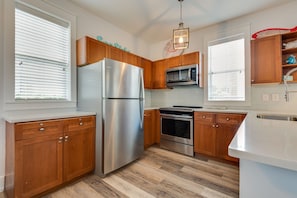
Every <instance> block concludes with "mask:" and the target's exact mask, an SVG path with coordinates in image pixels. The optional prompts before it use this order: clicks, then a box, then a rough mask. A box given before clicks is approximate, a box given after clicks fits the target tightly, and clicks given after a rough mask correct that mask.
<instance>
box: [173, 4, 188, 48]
mask: <svg viewBox="0 0 297 198" xmlns="http://www.w3.org/2000/svg"><path fill="white" fill-rule="evenodd" d="M178 1H179V2H180V22H179V25H178V29H174V30H173V48H174V49H186V48H188V47H189V31H190V30H189V28H184V22H183V18H182V2H183V1H184V0H178Z"/></svg>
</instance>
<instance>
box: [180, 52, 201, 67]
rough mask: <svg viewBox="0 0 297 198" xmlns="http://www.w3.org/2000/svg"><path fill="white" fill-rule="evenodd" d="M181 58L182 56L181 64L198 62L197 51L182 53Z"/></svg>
mask: <svg viewBox="0 0 297 198" xmlns="http://www.w3.org/2000/svg"><path fill="white" fill-rule="evenodd" d="M181 58H182V64H183V65H191V64H198V63H199V52H193V53H189V54H184V55H183V56H182V57H181Z"/></svg>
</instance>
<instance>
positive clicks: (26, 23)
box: [15, 3, 71, 100]
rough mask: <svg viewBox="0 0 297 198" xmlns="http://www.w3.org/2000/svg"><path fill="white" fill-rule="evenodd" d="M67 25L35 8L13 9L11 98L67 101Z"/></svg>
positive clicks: (69, 72) (68, 48)
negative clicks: (12, 85)
mask: <svg viewBox="0 0 297 198" xmlns="http://www.w3.org/2000/svg"><path fill="white" fill-rule="evenodd" d="M70 29H71V28H70V24H69V23H68V22H65V21H63V20H61V19H59V18H57V17H54V16H51V15H49V14H47V13H44V12H41V11H39V10H37V9H33V8H31V7H27V6H25V5H22V4H19V3H18V4H17V7H16V9H15V99H16V100H20V99H21V100H69V99H70V89H71V83H70V75H71V67H70V57H71V56H70V54H71V48H70V46H71V45H70V42H71V31H70Z"/></svg>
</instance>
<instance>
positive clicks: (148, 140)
mask: <svg viewBox="0 0 297 198" xmlns="http://www.w3.org/2000/svg"><path fill="white" fill-rule="evenodd" d="M153 128H154V116H153V110H145V111H144V148H148V147H149V146H151V145H153V144H154V142H155V141H154V134H153V133H154V130H153Z"/></svg>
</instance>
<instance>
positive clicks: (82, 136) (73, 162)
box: [63, 117, 95, 181]
mask: <svg viewBox="0 0 297 198" xmlns="http://www.w3.org/2000/svg"><path fill="white" fill-rule="evenodd" d="M94 168H95V117H82V118H71V119H68V120H66V130H65V132H64V168H63V169H64V181H70V180H72V179H74V178H76V177H79V176H81V175H83V174H85V173H88V172H90V171H92V170H93V169H94Z"/></svg>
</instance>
